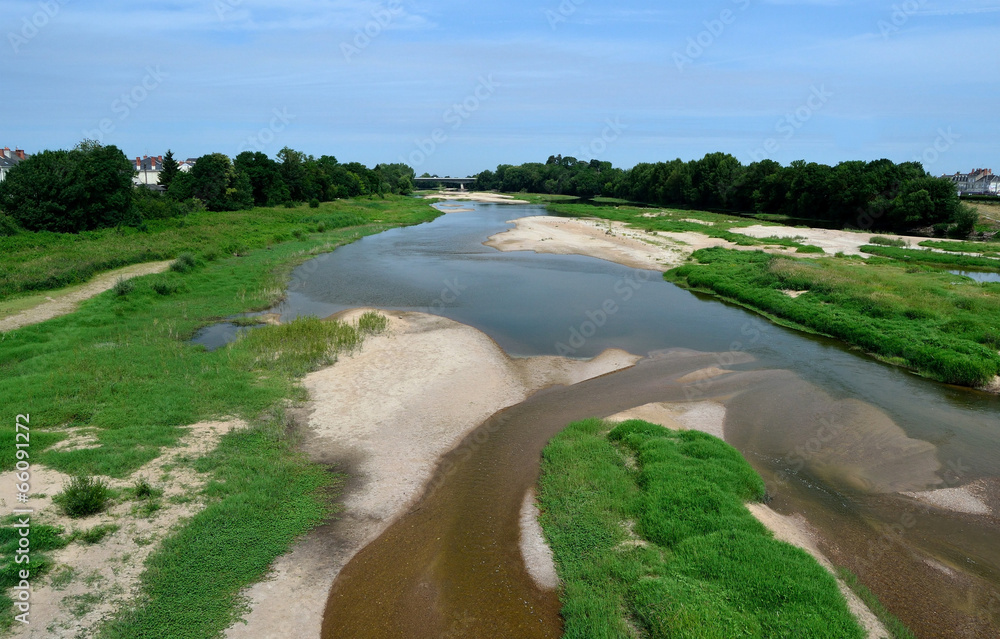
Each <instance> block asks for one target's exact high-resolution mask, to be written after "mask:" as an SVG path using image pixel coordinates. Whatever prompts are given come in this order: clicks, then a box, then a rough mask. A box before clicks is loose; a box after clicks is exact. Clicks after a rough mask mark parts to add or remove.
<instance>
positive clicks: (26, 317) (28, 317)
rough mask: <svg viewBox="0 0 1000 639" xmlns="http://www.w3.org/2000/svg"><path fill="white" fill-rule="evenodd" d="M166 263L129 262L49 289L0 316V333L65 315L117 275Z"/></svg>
mask: <svg viewBox="0 0 1000 639" xmlns="http://www.w3.org/2000/svg"><path fill="white" fill-rule="evenodd" d="M169 267H170V262H169V261H167V262H148V263H146V264H133V265H132V266H126V267H124V268H119V269H115V270H113V271H107V272H105V273H101V274H100V275H98V276H97V277H95V278H94V279H92V280H90V281H89V282H87V283H86V284H83V285H81V286H74V287H72V288H70V289H69V290H67V291H66V292H64V293H58V292H53V293H52V294H50V296H49V297H47V300H46V301H45V302H42V303H40V304H38V305H37V306H35V307H33V308H29V309H25V310H23V311H20V312H18V313H17V314H15V315H11V316H9V317H4V318H0V333H2V332H4V331H13V330H15V329H18V328H21V327H22V326H28V325H29V324H37V323H39V322H44V321H45V320H50V319H52V318H53V317H59V316H60V315H66V314H68V313H72V312H73V311H75V310H76V307H77V305H78V304H79V303H80V302H82V301H84V300H88V299H90V298H91V297H94V296H95V295H100V294H101V293H103V292H104V291H107V290H110V289H111V288H113V287H114V285H115V283H116V282H117V281H118V280H119V278H121V279H131V278H133V277H139V276H141V275H150V274H152V273H162V272H163V271H166V270H167V269H168V268H169Z"/></svg>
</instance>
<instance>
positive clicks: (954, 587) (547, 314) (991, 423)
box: [278, 204, 1000, 638]
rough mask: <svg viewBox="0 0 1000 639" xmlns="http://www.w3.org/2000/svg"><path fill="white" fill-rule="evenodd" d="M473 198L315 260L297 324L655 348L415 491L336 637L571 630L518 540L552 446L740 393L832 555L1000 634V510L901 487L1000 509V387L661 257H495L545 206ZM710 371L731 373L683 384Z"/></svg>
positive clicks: (952, 631) (921, 609) (299, 276)
mask: <svg viewBox="0 0 1000 639" xmlns="http://www.w3.org/2000/svg"><path fill="white" fill-rule="evenodd" d="M468 208H475V211H474V212H467V213H453V214H449V215H445V216H442V217H441V218H439V219H437V220H435V221H434V222H431V223H428V224H423V225H420V226H416V227H410V228H405V229H397V230H393V231H388V232H386V233H383V234H380V235H377V236H372V237H367V238H364V239H362V240H360V241H358V242H356V243H355V244H352V245H349V246H345V247H342V248H340V249H338V250H337V251H335V252H334V253H331V254H329V255H324V256H320V257H319V258H317V259H315V260H312V261H311V262H308V263H306V264H304V265H302V266H301V267H299V268H298V269H296V271H295V272H294V273H293V276H292V279H291V283H290V287H289V289H290V290H289V295H288V299H287V301H286V303H285V304H284V305H283V306H282V307H281V308H279V309H278V310H279V311H280V312H281V313H282V316H283V319H285V320H288V319H291V318H292V317H295V316H297V315H303V314H311V315H318V316H328V315H331V314H333V313H336V312H339V311H341V310H345V309H348V308H354V307H358V306H374V307H380V308H384V309H392V310H415V311H423V312H431V313H437V314H440V315H443V316H446V317H449V318H451V319H454V320H457V321H459V322H463V323H465V324H469V325H471V326H474V327H475V328H478V329H480V330H482V331H483V332H485V333H486V334H488V335H489V336H490V337H492V338H493V339H494V340H495V341H496V342H497V343H498V344H499V345H500V346H501V347H502V348H504V350H506V351H507V352H508V353H509V354H511V355H515V356H529V355H554V354H560V355H569V356H571V357H591V356H594V355H597V354H598V353H600V352H601V351H603V350H604V349H606V348H612V347H615V348H621V349H625V350H628V351H630V352H633V353H636V354H639V355H644V356H647V359H645V360H643V361H642V362H640V364H639V365H637V366H636V367H634V368H632V369H629V370H625V371H621V372H619V373H614V374H611V375H607V376H604V377H601V378H598V379H595V380H591V381H589V382H585V383H583V384H579V385H576V386H573V387H569V388H563V387H557V388H552V389H548V390H546V391H543V392H540V393H538V394H536V395H535V396H533V397H532V398H530V399H529V400H528V401H526V402H524V403H522V404H519V405H517V406H514V407H511V408H509V409H507V410H505V411H502V412H501V413H498V414H497V415H495V416H494V417H493V418H491V419H490V420H489V421H488V422H486V423H485V424H483V425H482V426H480V428H479V430H478V431H477V432H476V433H473V434H472V435H470V437H469V439H468V440H467V441H466V442H465V443H464V444H462V445H460V446H459V447H458V448H456V449H455V450H454V451H453V452H452V453H450V454H449V455H448V457H447V458H446V459H445V460H443V462H442V467H441V470H440V472H439V473H438V475H437V476H436V479H435V481H433V482H432V484H431V488H430V489H429V490H428V492H427V493H426V494H425V495H424V496H423V497H422V499H421V500H420V502H419V503H418V504H417V505H416V506H415V507H414V508H413V509H412V510H411V511H410V512H409V513H408V514H407V515H406V516H404V517H403V518H401V519H400V520H399V521H397V522H396V523H395V524H394V525H393V526H391V527H390V528H389V530H387V531H386V533H385V534H384V535H383V536H382V537H381V538H379V539H378V540H377V541H375V542H374V543H373V544H371V545H369V546H368V547H367V548H365V549H364V550H363V551H362V552H361V553H359V554H358V555H357V556H356V557H355V558H354V559H353V560H352V561H351V562H350V564H349V565H348V566H347V567H346V568H345V569H344V571H343V572H342V573H341V575H340V577H339V578H338V580H337V583H336V584H335V586H334V588H333V591H332V592H331V595H330V599H329V603H328V607H327V611H326V615H325V618H324V636H325V637H328V638H332V637H338V638H339V637H352V638H353V637H403V636H405V637H417V636H425V637H442V636H452V637H460V636H462V637H464V636H468V637H482V636H495V637H555V636H559V634H560V631H561V627H560V622H559V616H558V609H559V602H558V600H557V599H556V596H555V595H554V594H553V593H546V592H542V591H539V590H537V588H535V587H534V585H533V584H532V582H531V580H530V579H529V578H528V576H527V574H526V571H525V569H524V567H523V565H522V562H521V560H520V555H519V552H518V544H517V540H518V513H519V509H520V505H521V500H522V497H523V495H524V492H525V490H526V489H527V488H529V487H530V486H532V485H533V484H534V482H535V481H536V480H537V473H538V461H539V454H540V451H541V449H542V448H543V447H544V445H545V443H546V441H547V440H548V439H549V438H550V437H551V436H552V435H554V434H555V433H557V432H558V431H559V430H560V429H561V428H563V427H565V425H566V424H567V423H569V422H570V421H573V420H576V419H582V418H586V417H592V416H598V417H603V416H607V415H611V414H613V413H616V412H619V411H621V410H624V409H627V408H630V407H633V406H637V405H641V404H645V403H649V402H654V401H656V402H662V401H676V402H693V401H707V400H712V401H716V402H718V403H720V404H722V405H724V406H725V407H726V409H727V414H726V422H725V435H726V440H727V441H729V442H730V443H731V444H733V445H734V446H736V447H737V448H738V449H740V450H741V451H742V452H743V454H744V455H745V456H746V457H747V459H748V460H749V461H750V463H751V464H753V465H754V467H755V468H756V469H757V470H758V471H759V472H760V473H761V474H762V476H763V477H764V479H765V480H766V482H767V484H768V490H769V493H770V494H771V495H772V496H773V501H772V502H771V506H772V507H773V508H775V509H776V510H778V511H779V512H782V513H785V514H789V513H798V514H801V515H803V516H804V517H805V518H806V519H807V520H808V522H809V524H810V525H811V526H812V527H814V528H815V529H816V530H817V532H818V537H819V546H820V548H821V549H822V550H823V551H824V552H826V553H827V555H828V556H829V557H830V558H831V560H832V561H834V563H836V564H838V565H842V566H846V567H847V568H849V569H851V570H852V571H854V572H855V573H857V574H858V575H859V576H860V578H861V580H862V581H863V582H864V583H865V584H866V585H867V586H868V587H869V588H871V589H872V590H874V591H875V592H876V594H878V595H879V597H880V598H881V599H882V601H883V602H884V603H885V604H886V605H887V606H888V607H889V608H890V609H891V610H892V611H893V612H894V613H895V614H897V615H898V616H899V617H901V618H902V619H903V621H904V622H906V623H907V624H908V625H909V626H910V627H911V628H912V629H913V630H914V631H915V632H916V633H917V634H918V636H921V637H924V636H926V637H986V636H1000V631H998V629H1000V543H998V542H1000V535H998V532H1000V525H998V523H1000V522H998V520H997V519H996V518H994V517H993V516H990V515H983V514H962V513H955V512H950V511H946V510H942V509H939V508H933V507H930V506H928V505H927V504H926V503H925V502H921V501H918V500H916V499H914V498H913V497H910V496H907V495H904V494H901V493H904V492H916V491H925V490H931V489H941V488H955V487H959V486H965V485H967V484H971V483H975V489H976V490H977V491H978V492H979V493H980V494H981V495H982V497H981V499H982V500H983V501H985V502H986V503H988V504H992V505H993V506H998V505H1000V504H997V503H996V502H997V499H996V495H997V487H998V486H1000V480H998V479H997V478H998V477H1000V444H998V442H1000V437H998V434H1000V419H998V418H1000V399H998V398H997V397H994V396H989V395H986V394H983V393H979V392H976V391H970V390H967V389H960V388H953V387H948V386H944V385H941V384H937V383H934V382H930V381H927V380H925V379H922V378H919V377H917V376H914V375H911V374H909V373H906V372H904V371H901V370H899V369H897V368H894V367H891V366H888V365H885V364H881V363H879V362H876V361H874V360H872V359H871V358H868V357H866V356H864V355H862V354H859V353H857V352H854V351H851V350H849V349H847V348H846V347H844V346H842V345H840V344H838V343H836V342H833V341H831V340H827V339H823V338H819V337H815V336H810V335H804V334H802V333H799V332H796V331H792V330H788V329H784V328H781V327H778V326H775V325H772V324H770V323H768V322H766V321H763V320H762V319H761V318H759V317H757V316H756V315H754V314H753V313H750V312H747V311H745V310H743V309H741V308H737V307H733V306H730V305H727V304H724V303H721V302H718V301H716V300H714V299H711V298H706V297H703V296H699V295H695V294H692V293H690V292H687V291H684V290H682V289H680V288H678V287H676V286H674V285H672V284H668V283H666V282H664V281H663V280H662V278H661V277H660V275H659V273H654V272H651V271H639V270H635V269H630V268H626V267H623V266H619V265H616V264H611V263H609V262H604V261H602V260H597V259H592V258H587V257H577V256H553V255H537V254H534V253H530V252H516V253H501V252H499V251H496V250H495V249H492V248H489V247H486V246H483V245H482V242H483V241H485V240H486V238H487V237H488V236H489V235H492V234H494V233H497V232H500V231H502V230H504V229H506V228H508V227H509V226H510V225H509V224H508V223H507V221H508V220H512V219H516V218H518V217H523V216H527V215H541V214H544V210H543V209H541V208H539V207H531V206H500V205H485V204H477V205H468ZM707 367H721V368H726V369H730V370H734V371H737V373H736V374H732V375H726V376H723V377H720V378H717V379H715V380H712V381H708V382H684V381H681V378H683V377H684V376H685V375H687V374H689V373H691V372H693V371H697V370H700V369H703V368H707ZM445 469H447V472H444V471H445ZM994 512H997V511H994Z"/></svg>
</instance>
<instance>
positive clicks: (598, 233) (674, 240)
mask: <svg viewBox="0 0 1000 639" xmlns="http://www.w3.org/2000/svg"><path fill="white" fill-rule="evenodd" d="M512 223H513V224H515V225H516V226H515V227H514V228H513V229H510V230H508V231H504V232H503V233H498V234H496V235H494V236H492V237H491V238H489V239H488V240H487V241H486V242H484V244H486V246H492V247H493V248H495V249H498V250H501V251H534V252H536V253H552V254H556V255H587V256H590V257H596V258H599V259H602V260H607V261H609V262H616V263H618V264H623V265H625V266H630V267H632V268H642V269H650V270H656V271H665V270H668V269H671V268H673V267H675V266H679V265H681V264H682V263H684V261H685V260H687V258H688V257H690V255H691V254H692V253H694V252H695V251H696V250H698V249H702V248H709V247H714V246H724V247H726V248H735V246H736V245H734V244H731V243H729V242H727V241H725V240H721V239H718V238H711V237H708V236H707V235H704V234H701V233H666V232H650V231H642V230H639V229H634V228H631V227H629V226H627V225H626V224H624V223H622V222H611V221H607V220H596V219H576V218H562V217H551V216H535V217H523V218H521V219H519V220H512Z"/></svg>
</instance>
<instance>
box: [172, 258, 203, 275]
mask: <svg viewBox="0 0 1000 639" xmlns="http://www.w3.org/2000/svg"><path fill="white" fill-rule="evenodd" d="M197 265H198V262H197V261H196V260H195V259H194V255H191V254H190V253H181V254H180V255H178V256H177V259H176V260H174V261H173V263H171V264H170V270H171V271H173V272H175V273H187V272H188V271H190V270H192V269H193V268H194V267H195V266H197Z"/></svg>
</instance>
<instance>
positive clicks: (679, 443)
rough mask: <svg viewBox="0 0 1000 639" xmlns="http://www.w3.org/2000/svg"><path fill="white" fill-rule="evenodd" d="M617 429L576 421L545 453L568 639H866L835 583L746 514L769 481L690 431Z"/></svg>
mask: <svg viewBox="0 0 1000 639" xmlns="http://www.w3.org/2000/svg"><path fill="white" fill-rule="evenodd" d="M610 427H611V426H610V425H609V424H607V423H606V422H603V421H601V420H587V421H583V422H578V423H575V424H572V425H570V426H569V427H568V428H567V429H566V430H565V431H563V432H562V433H561V434H560V435H558V436H557V437H555V438H554V439H553V440H552V441H551V442H550V443H549V445H548V446H547V447H546V449H545V451H544V453H543V461H542V475H541V480H540V492H539V502H540V506H541V512H542V514H541V523H542V527H543V529H544V531H545V535H546V537H547V539H548V540H549V543H550V544H551V546H552V549H553V552H554V554H555V558H556V564H557V567H558V570H559V575H560V577H561V578H562V580H563V583H564V591H563V593H562V602H563V616H564V618H565V621H566V626H565V627H566V635H565V636H566V637H567V638H574V637H580V638H587V639H595V638H599V639H604V638H606V639H618V638H619V637H634V636H644V637H651V638H656V637H671V638H708V637H830V638H837V639H846V638H850V637H862V636H863V633H862V631H861V629H860V628H859V627H858V625H857V623H856V622H855V620H854V619H853V617H852V616H851V614H850V612H849V611H848V609H847V606H846V603H845V602H844V599H843V597H842V595H841V594H840V593H839V591H838V589H837V585H836V582H835V580H834V578H833V577H832V575H830V574H829V573H828V572H826V570H824V569H823V568H822V567H821V566H820V565H819V564H818V563H816V561H815V560H814V559H813V558H812V557H810V556H809V555H808V554H806V553H805V552H804V551H801V550H799V549H797V548H794V547H792V546H790V545H788V544H785V543H783V542H779V541H776V540H774V539H773V537H772V536H771V533H770V532H769V531H768V530H767V529H766V528H764V526H763V525H762V524H760V523H759V522H758V521H757V520H756V519H755V518H754V517H753V516H752V515H751V514H750V512H749V511H748V510H747V509H746V507H745V506H744V505H743V504H744V502H746V501H759V500H761V499H762V498H763V496H764V484H763V481H762V480H761V478H760V476H758V475H757V474H756V472H754V470H753V469H752V468H751V467H750V466H749V464H747V463H746V461H745V460H744V459H743V457H742V456H741V455H740V454H739V452H737V451H736V450H735V449H733V448H732V447H730V446H728V445H727V444H725V443H724V442H722V441H721V440H719V439H717V438H714V437H712V436H710V435H705V434H703V433H699V432H694V431H681V432H673V431H668V430H666V429H664V428H662V427H659V426H654V425H652V424H648V423H645V422H640V421H630V422H625V423H623V424H621V425H619V426H617V427H616V428H614V430H611V431H610V433H609V432H608V429H609V428H610Z"/></svg>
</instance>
